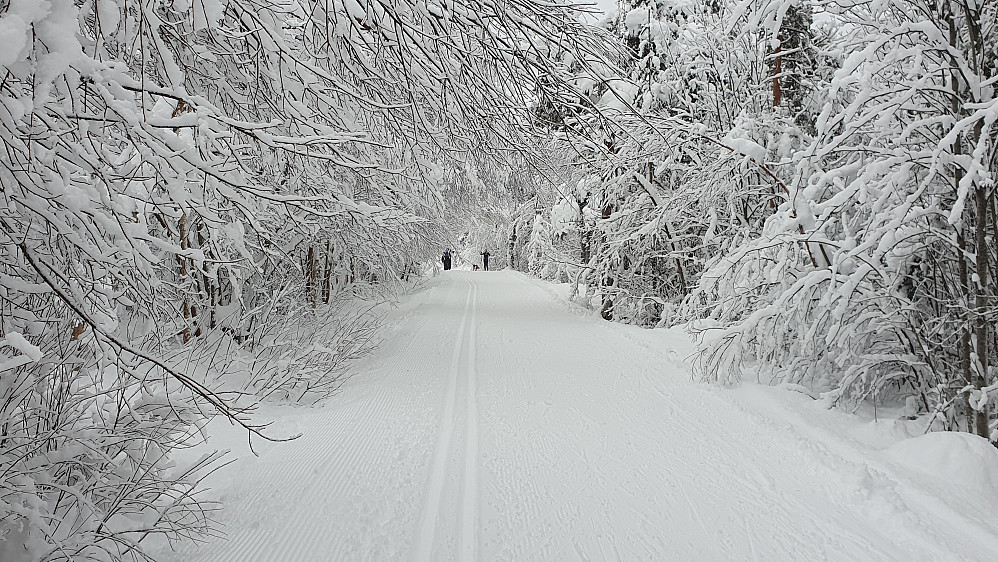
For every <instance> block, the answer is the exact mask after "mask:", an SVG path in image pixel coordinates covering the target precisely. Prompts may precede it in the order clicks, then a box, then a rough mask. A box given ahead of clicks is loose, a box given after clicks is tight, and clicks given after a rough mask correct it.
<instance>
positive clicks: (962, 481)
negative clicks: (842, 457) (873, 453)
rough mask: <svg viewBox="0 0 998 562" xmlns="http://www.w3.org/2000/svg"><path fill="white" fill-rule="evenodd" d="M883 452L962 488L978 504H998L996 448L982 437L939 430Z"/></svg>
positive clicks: (899, 461) (937, 478) (997, 457)
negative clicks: (976, 500) (978, 502)
mask: <svg viewBox="0 0 998 562" xmlns="http://www.w3.org/2000/svg"><path fill="white" fill-rule="evenodd" d="M885 454H886V455H887V456H888V458H890V459H892V460H894V461H896V462H898V463H901V464H903V465H906V466H907V467H910V468H911V469H913V470H916V471H918V472H921V473H923V474H927V475H929V476H930V477H932V478H933V479H934V480H938V481H939V483H941V484H946V485H948V486H951V485H956V486H958V487H960V488H964V490H965V491H967V492H969V495H970V496H973V497H976V498H978V499H979V501H980V502H981V503H985V504H990V505H995V504H998V449H996V448H995V447H994V446H992V445H991V444H990V443H988V441H987V440H986V439H984V438H982V437H978V436H976V435H971V434H969V433H958V432H953V431H939V432H934V433H929V434H926V435H922V436H921V437H915V438H913V439H907V440H905V441H902V442H900V443H898V444H896V445H894V446H892V447H890V448H889V449H887V450H886V451H885Z"/></svg>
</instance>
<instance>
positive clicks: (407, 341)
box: [164, 271, 998, 562]
mask: <svg viewBox="0 0 998 562" xmlns="http://www.w3.org/2000/svg"><path fill="white" fill-rule="evenodd" d="M555 290H556V288H555V286H553V285H549V284H546V283H542V282H540V281H536V280H532V279H529V278H527V277H526V276H523V275H520V274H516V273H511V272H505V271H501V272H471V271H449V272H445V273H444V274H443V275H441V276H439V277H436V278H434V279H433V280H432V281H430V282H429V284H428V286H427V287H426V288H424V289H423V290H421V291H420V292H418V293H416V294H415V295H413V296H412V297H411V298H409V299H408V300H407V301H406V303H404V304H403V305H402V306H401V307H400V308H399V309H398V310H395V311H393V312H392V316H391V318H392V327H391V330H390V331H389V333H388V336H387V339H386V340H385V342H384V343H383V345H382V346H381V348H380V349H379V350H378V352H377V353H376V355H375V356H374V357H372V358H371V359H370V360H369V361H368V362H367V364H366V365H365V366H364V367H363V370H362V372H361V373H360V374H358V375H357V376H355V377H354V378H353V379H351V380H350V381H348V383H347V384H346V385H345V386H344V389H343V392H342V394H341V395H339V396H338V397H335V398H333V399H331V400H329V401H328V402H327V403H325V404H324V405H322V406H320V407H316V408H312V409H304V410H302V409H280V410H276V411H275V412H274V415H275V416H277V417H278V422H277V423H276V424H275V426H274V428H273V431H277V432H286V433H292V432H297V431H301V432H303V433H304V436H303V437H302V438H300V439H298V440H295V441H293V442H290V443H280V444H273V443H266V444H262V445H260V446H259V447H258V451H259V452H260V456H259V457H252V456H246V455H243V456H242V457H241V458H240V459H239V460H237V461H236V462H235V463H234V464H233V465H232V466H230V467H227V468H226V469H224V470H223V471H220V472H219V473H218V474H216V475H215V476H213V477H212V478H213V480H212V481H211V483H212V485H213V487H214V489H215V490H216V492H215V493H216V494H220V495H221V499H222V501H223V502H224V506H225V511H224V512H222V514H221V520H222V522H224V523H225V524H226V531H227V533H228V539H216V540H213V541H211V542H209V543H208V544H205V545H201V546H199V547H185V548H184V549H183V550H180V551H178V552H176V553H169V554H167V555H166V556H164V558H166V559H175V560H190V561H212V562H227V561H232V562H236V561H238V562H255V561H288V562H294V561H305V560H314V561H326V560H344V561H361V560H415V561H428V560H440V561H449V560H461V561H469V562H470V561H474V560H483V561H493V560H511V561H528V560H530V561H534V560H536V561H542V560H544V561H547V560H582V561H598V560H660V561H668V560H989V559H993V556H994V554H995V553H998V521H996V520H995V518H994V517H993V515H990V514H989V513H988V512H986V511H975V510H973V509H971V510H969V511H964V512H962V513H960V512H958V509H960V508H961V506H960V505H959V504H957V503H955V500H953V498H948V497H940V494H939V493H935V492H933V491H932V490H931V489H930V487H927V486H926V485H924V483H923V482H921V481H918V480H917V479H916V478H914V477H912V476H911V473H910V472H906V471H905V470H902V469H901V468H899V467H898V466H896V465H894V464H892V463H891V462H889V461H888V460H885V459H886V457H883V456H879V457H878V456H876V455H875V454H872V453H871V451H867V450H865V449H864V448H863V446H862V445H861V444H858V443H855V442H852V441H850V440H848V439H844V438H842V437H841V435H838V434H836V433H834V432H829V431H826V428H825V427H823V426H822V425H821V423H818V422H820V421H821V420H823V419H825V417H823V416H840V417H841V418H845V417H846V416H844V415H842V414H837V413H830V412H825V411H824V410H821V409H820V408H812V405H814V404H815V403H814V402H812V401H810V400H809V399H806V398H804V397H800V396H791V399H793V400H797V401H796V402H793V404H794V405H795V406H794V408H796V409H797V410H796V411H798V412H803V413H802V414H800V413H798V414H796V415H795V414H794V411H795V410H793V409H791V410H789V411H784V410H781V409H779V408H778V407H777V406H772V405H769V406H767V404H768V402H767V401H769V400H770V398H768V396H770V394H767V392H769V391H772V392H782V394H783V395H792V393H787V392H784V391H778V390H776V389H768V388H767V389H759V392H758V393H756V394H757V395H758V396H757V395H756V394H752V392H749V394H745V393H743V392H742V390H743V389H739V390H738V391H731V390H723V389H718V388H714V387H710V386H707V385H702V384H697V383H694V382H691V381H690V376H689V367H688V365H687V364H686V363H685V361H684V357H685V356H686V355H687V354H688V353H689V350H690V347H689V346H690V344H689V342H688V340H687V339H686V338H685V336H683V335H681V334H679V333H676V332H668V331H664V330H654V331H648V330H641V329H638V328H633V327H629V326H622V325H618V324H613V323H608V322H604V321H601V320H599V319H598V318H594V317H593V316H592V315H589V314H583V313H582V312H581V311H579V310H576V309H574V308H572V306H571V305H568V304H566V303H565V302H564V301H562V300H560V299H559V298H557V296H556V295H555V294H554V292H555ZM753 396H755V398H752V397H753ZM746 397H748V398H746ZM798 399H799V400H798ZM767 408H769V409H767ZM812 418H813V419H815V420H818V421H817V422H814V423H812ZM836 419H840V418H836ZM232 435H234V436H236V437H232V440H233V441H234V442H238V441H235V440H236V439H239V438H240V437H238V433H233V434H232ZM222 439H225V436H224V435H223V436H222ZM241 439H243V440H245V436H242V437H241Z"/></svg>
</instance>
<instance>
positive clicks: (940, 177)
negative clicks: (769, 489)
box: [0, 0, 998, 560]
mask: <svg viewBox="0 0 998 562" xmlns="http://www.w3.org/2000/svg"><path fill="white" fill-rule="evenodd" d="M996 18H998V3H996V2H971V1H965V0H964V1H957V0H910V1H908V2H873V3H842V2H837V1H835V0H709V1H673V0H653V1H647V0H620V2H619V3H618V6H617V10H615V11H613V12H612V14H611V15H609V16H607V15H606V14H604V13H603V12H601V11H600V10H599V9H598V8H596V7H594V6H586V5H573V4H561V3H550V2H543V1H540V0H512V1H510V2H504V3H495V2H491V1H482V0H456V1H455V0H429V1H427V2H411V1H407V0H400V1H388V0H318V1H315V0H269V1H259V0H172V1H170V0H0V68H2V69H3V73H2V77H0V140H2V143H3V150H0V161H2V162H3V164H2V166H0V182H2V187H3V201H2V206H0V245H2V252H0V520H2V523H0V533H3V534H5V536H7V537H8V541H7V542H8V543H12V542H17V543H22V542H23V544H24V545H25V546H24V549H25V550H24V551H25V552H28V553H30V556H31V557H32V559H38V560H73V559H84V558H85V559H90V560H123V559H143V558H144V557H145V556H146V555H145V554H144V553H145V548H146V545H147V544H148V543H149V541H152V540H167V541H171V542H173V541H188V540H197V539H198V538H199V537H204V536H207V535H209V534H211V533H212V532H214V531H213V517H212V515H213V513H214V511H215V510H216V509H219V508H220V506H218V505H216V504H213V503H211V502H208V501H203V500H201V499H200V495H199V490H200V487H199V482H200V480H201V478H203V477H204V476H205V475H206V474H208V473H209V472H211V471H213V470H218V469H221V468H222V467H223V466H224V464H225V462H226V461H225V458H224V457H223V456H222V455H221V454H215V455H209V456H207V457H203V458H200V459H199V460H197V461H196V462H192V463H187V464H177V463H175V462H174V461H173V453H174V452H176V451H178V450H180V449H183V448H186V447H189V446H191V444H192V443H194V442H196V441H197V440H198V439H199V436H200V432H201V431H202V428H203V427H204V426H205V425H206V424H207V423H208V421H209V420H211V419H212V418H213V417H216V416H226V417H228V418H230V419H231V420H233V422H234V423H237V424H240V425H242V426H243V427H244V428H245V430H246V431H247V432H248V433H249V434H250V438H251V440H253V439H256V440H260V439H273V438H276V437H275V436H274V435H271V434H269V433H268V430H267V427H266V425H267V420H265V419H260V418H259V417H258V416H255V415H254V411H255V407H256V406H257V405H258V404H260V403H261V401H279V402H285V403H293V404H302V405H308V404H315V403H316V402H319V401H322V400H328V399H335V397H334V395H335V393H336V391H337V389H338V388H339V387H340V385H341V384H342V382H343V380H344V379H345V377H347V376H348V375H349V374H350V372H351V368H352V365H354V364H355V363H356V362H357V361H360V360H362V359H363V358H364V357H365V356H366V355H367V354H368V353H370V352H371V350H372V349H373V348H374V346H375V345H376V344H377V341H378V330H379V327H380V317H379V312H378V311H379V305H381V304H382V303H386V302H387V303H390V302H393V301H395V300H397V299H398V298H399V296H400V295H402V294H404V293H405V292H406V291H408V290H410V289H411V288H412V287H413V286H414V285H416V284H418V283H419V281H420V279H421V278H425V277H427V276H432V275H434V274H436V272H437V271H438V269H439V262H440V255H441V252H442V251H443V250H444V249H451V250H452V251H453V252H454V254H455V259H456V264H457V265H458V266H466V265H470V264H472V263H477V260H479V255H480V253H481V252H482V251H484V250H489V251H490V252H491V256H492V263H491V267H492V268H493V269H502V268H510V269H515V270H518V271H521V272H524V273H528V274H530V275H534V276H537V277H540V278H542V279H546V280H550V281H554V282H558V283H565V284H569V285H571V294H572V299H573V300H575V301H577V302H578V303H581V304H582V305H584V306H586V307H588V308H590V309H591V310H592V311H593V313H594V314H599V315H602V317H603V318H605V319H606V320H610V321H617V322H625V323H631V324H636V325H640V326H644V327H648V328H654V327H663V326H677V325H682V326H685V327H687V329H688V330H690V331H691V333H693V334H694V335H695V337H696V339H697V342H698V345H699V347H698V350H699V351H698V353H699V355H698V356H697V358H696V359H695V364H696V369H695V371H696V373H695V374H696V376H697V377H698V378H700V379H702V380H704V381H706V382H716V383H722V384H728V383H734V382H736V381H738V380H740V379H741V378H742V377H752V378H753V379H757V378H758V379H760V380H763V381H764V382H769V383H774V384H775V383H792V384H797V385H801V386H802V387H804V388H806V389H807V392H809V393H811V394H812V395H813V396H815V397H821V398H823V399H825V400H827V401H828V402H829V404H833V405H836V406H840V407H843V408H846V409H855V408H857V407H858V406H859V405H860V404H862V403H864V402H865V401H870V400H879V401H881V402H892V401H893V402H896V403H897V402H900V403H906V404H908V405H909V406H910V407H912V408H914V414H915V415H920V416H924V417H925V418H926V419H927V420H928V423H930V424H931V427H932V428H933V429H937V430H952V431H966V432H972V433H976V434H977V435H980V436H982V437H985V438H988V439H991V440H992V441H994V440H995V437H996V423H998V418H996V412H995V404H994V402H995V401H993V400H991V397H992V396H993V395H995V394H996V390H998V384H996V382H995V381H996V376H995V369H996V365H998V364H996V361H998V331H996V330H995V329H994V324H995V320H996V318H998V303H996V300H995V294H996V288H998V287H996V274H995V272H996V268H998V246H996V244H995V235H996V218H998V197H996V191H995V190H996V183H995V174H996V173H998V123H996V122H998V98H996V95H995V92H996V88H998V71H996V68H998V23H996ZM331 397H333V398H331ZM8 554H10V553H7V554H5V553H4V551H3V549H2V548H0V558H3V559H5V560H6V559H7V555H8ZM10 555H11V556H12V557H13V556H14V554H10ZM14 559H18V558H14Z"/></svg>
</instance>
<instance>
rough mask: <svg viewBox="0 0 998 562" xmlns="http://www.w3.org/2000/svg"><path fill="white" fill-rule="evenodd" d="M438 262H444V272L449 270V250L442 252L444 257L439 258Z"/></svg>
mask: <svg viewBox="0 0 998 562" xmlns="http://www.w3.org/2000/svg"><path fill="white" fill-rule="evenodd" d="M440 261H442V262H444V271H447V270H448V269H450V261H451V254H450V250H444V255H443V256H441V258H440Z"/></svg>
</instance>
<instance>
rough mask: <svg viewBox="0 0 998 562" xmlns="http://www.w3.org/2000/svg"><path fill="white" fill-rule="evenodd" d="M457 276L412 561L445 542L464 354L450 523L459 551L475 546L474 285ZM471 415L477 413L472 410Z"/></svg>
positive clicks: (430, 556) (427, 557)
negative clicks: (463, 291) (459, 310)
mask: <svg viewBox="0 0 998 562" xmlns="http://www.w3.org/2000/svg"><path fill="white" fill-rule="evenodd" d="M461 277H462V278H463V280H464V281H465V283H466V284H467V285H468V291H467V297H466V298H465V305H464V312H463V314H462V316H461V324H460V326H459V327H458V332H457V337H456V338H455V342H454V350H453V354H452V356H451V367H450V370H449V373H448V383H447V390H446V396H445V399H444V407H443V413H442V414H441V417H440V423H439V429H438V433H437V439H436V446H435V447H434V452H433V460H432V461H431V466H430V478H429V483H428V485H427V487H426V495H427V498H426V500H425V502H424V506H423V510H422V514H421V516H420V524H419V528H418V530H417V535H416V537H415V540H414V544H415V547H414V550H413V554H412V560H414V561H416V562H424V561H427V562H428V561H432V560H435V559H438V558H439V557H440V556H439V554H438V556H437V557H436V558H435V557H434V552H435V551H436V552H438V553H439V551H440V550H441V548H442V546H443V545H441V544H440V543H441V542H442V541H443V542H446V538H447V537H445V538H444V539H441V538H440V535H441V534H442V533H441V530H440V529H439V527H440V525H441V522H440V516H441V506H442V505H443V504H444V502H445V500H446V497H445V496H448V495H449V492H450V491H451V490H448V488H447V486H446V485H445V484H446V481H447V480H448V476H449V475H451V474H450V471H449V470H448V464H451V463H450V461H451V459H450V456H451V450H452V447H453V442H454V440H455V437H456V436H455V433H456V431H455V426H457V425H458V420H457V419H456V418H457V416H458V411H457V409H458V408H457V394H458V387H459V386H460V383H461V380H460V378H461V377H460V375H461V372H462V369H461V359H462V357H465V358H466V360H467V363H465V368H466V369H467V371H468V372H467V373H466V378H467V380H466V381H465V384H466V385H467V387H468V389H467V393H466V396H465V403H464V409H465V412H464V414H465V416H466V417H465V427H464V429H465V435H464V441H465V443H464V447H463V448H460V449H458V454H459V455H460V457H459V458H458V459H457V463H456V467H457V468H458V469H459V470H461V473H460V474H458V475H457V476H458V482H459V486H461V488H460V490H459V493H460V494H461V500H460V503H459V505H458V506H457V507H458V510H457V511H458V521H457V525H456V527H457V528H456V529H454V531H456V532H458V533H460V534H459V535H457V536H456V538H458V540H459V543H458V548H459V550H458V552H459V553H470V554H471V555H472V556H473V555H474V552H475V549H476V547H477V545H476V544H474V542H475V541H474V537H475V533H476V529H475V525H476V523H477V517H476V516H473V514H472V513H471V511H472V510H477V505H476V503H477V500H476V498H477V478H474V479H473V478H472V477H471V476H470V474H469V472H468V471H469V465H470V468H471V469H472V471H473V472H474V471H477V467H475V466H474V463H475V462H477V459H476V458H469V452H470V451H469V449H473V448H474V447H473V445H472V442H473V441H475V440H476V439H477V435H475V436H472V435H471V434H470V429H471V428H472V425H473V424H472V423H471V421H470V415H471V414H472V413H473V410H472V408H473V403H474V400H475V397H474V395H473V393H474V392H475V390H474V388H473V384H472V378H473V376H474V370H475V365H474V361H475V353H474V348H475V346H476V341H475V337H476V331H475V328H474V323H475V321H476V313H475V309H476V307H477V306H478V303H477V285H475V283H474V282H473V281H472V280H471V279H469V278H468V277H467V275H466V274H464V275H461ZM475 415H476V416H477V413H476V414H475ZM475 455H476V456H477V450H476V451H475ZM462 459H463V462H462ZM472 485H474V486H475V487H476V489H475V490H474V491H473V490H472V489H471V486H472ZM469 520H470V521H469ZM469 535H470V539H469ZM471 560H473V559H471Z"/></svg>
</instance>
